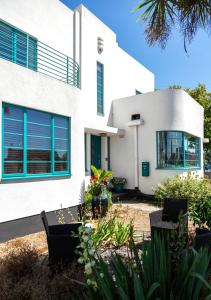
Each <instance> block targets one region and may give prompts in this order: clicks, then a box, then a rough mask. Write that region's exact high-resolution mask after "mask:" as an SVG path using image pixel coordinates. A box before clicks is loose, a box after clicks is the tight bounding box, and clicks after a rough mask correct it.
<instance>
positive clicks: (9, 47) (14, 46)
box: [0, 21, 37, 71]
mask: <svg viewBox="0 0 211 300" xmlns="http://www.w3.org/2000/svg"><path fill="white" fill-rule="evenodd" d="M0 58H4V59H7V60H9V61H12V62H14V63H16V64H19V65H21V66H24V67H27V68H29V69H32V70H35V71H36V69H37V40H36V39H34V38H32V37H31V36H29V35H28V34H26V33H24V32H22V31H20V30H17V29H16V28H13V27H12V26H10V25H7V24H5V23H3V22H1V21H0Z"/></svg>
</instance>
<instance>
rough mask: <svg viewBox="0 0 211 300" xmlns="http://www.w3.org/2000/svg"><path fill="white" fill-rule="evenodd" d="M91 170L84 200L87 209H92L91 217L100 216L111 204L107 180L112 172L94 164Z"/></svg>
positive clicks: (103, 214) (104, 213)
mask: <svg viewBox="0 0 211 300" xmlns="http://www.w3.org/2000/svg"><path fill="white" fill-rule="evenodd" d="M91 170H92V173H93V175H92V177H91V179H90V184H89V185H88V188H87V191H86V193H85V202H86V206H87V207H88V209H92V215H93V218H97V217H101V218H102V217H104V216H105V215H106V213H107V211H108V208H109V206H110V205H111V204H112V194H111V192H109V190H108V182H109V180H110V178H111V177H112V173H111V171H107V170H100V169H97V168H95V167H94V166H91Z"/></svg>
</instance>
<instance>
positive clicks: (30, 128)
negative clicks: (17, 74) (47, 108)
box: [2, 104, 70, 178]
mask: <svg viewBox="0 0 211 300" xmlns="http://www.w3.org/2000/svg"><path fill="white" fill-rule="evenodd" d="M2 125H3V126H2V135H3V139H2V142H3V143H2V147H3V149H2V150H3V151H2V153H3V178H11V177H18V178H20V177H34V176H35V177H41V176H42V177H44V176H49V175H52V176H54V175H69V174H70V129H69V118H68V117H64V116H60V115H55V114H50V113H46V112H41V111H37V110H33V109H28V108H23V107H20V106H14V105H11V104H3V124H2Z"/></svg>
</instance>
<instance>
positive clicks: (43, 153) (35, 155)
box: [27, 150, 51, 161]
mask: <svg viewBox="0 0 211 300" xmlns="http://www.w3.org/2000/svg"><path fill="white" fill-rule="evenodd" d="M27 158H28V160H39V161H40V160H44V161H50V160H51V151H50V150H28V151H27Z"/></svg>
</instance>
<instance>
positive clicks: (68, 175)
mask: <svg viewBox="0 0 211 300" xmlns="http://www.w3.org/2000/svg"><path fill="white" fill-rule="evenodd" d="M71 176H72V174H70V173H59V174H53V175H52V174H33V175H28V176H19V175H15V176H5V177H2V179H1V182H4V181H9V180H24V181H25V180H28V179H29V180H30V179H45V178H49V179H50V178H57V177H71Z"/></svg>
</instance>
